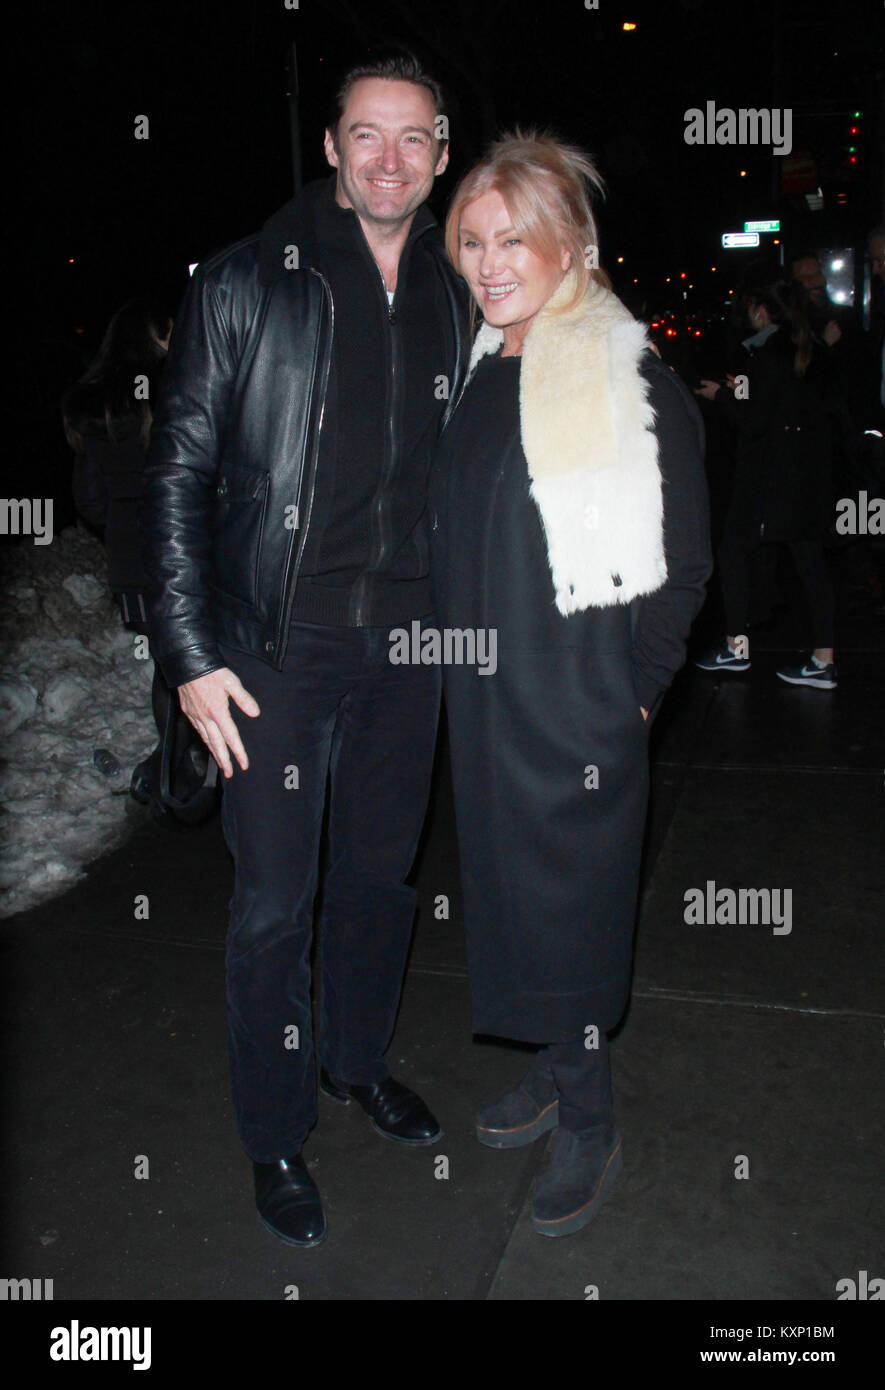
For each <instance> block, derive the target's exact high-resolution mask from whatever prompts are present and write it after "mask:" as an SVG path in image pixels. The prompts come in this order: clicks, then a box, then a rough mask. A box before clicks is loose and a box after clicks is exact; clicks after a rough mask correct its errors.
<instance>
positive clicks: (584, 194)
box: [446, 126, 611, 312]
mask: <svg viewBox="0 0 885 1390" xmlns="http://www.w3.org/2000/svg"><path fill="white" fill-rule="evenodd" d="M591 188H594V189H596V190H597V191H598V192H599V193H604V191H605V185H604V183H603V180H602V176H601V175H600V173H599V170H598V169H597V168H596V165H595V164H594V163H593V160H592V159H591V158H590V156H589V155H587V154H585V153H584V151H583V150H580V149H578V148H577V146H576V145H567V144H565V143H564V142H563V141H562V140H560V139H558V138H557V137H556V136H555V135H554V134H552V133H551V132H549V131H538V130H535V129H531V130H527V131H525V132H523V131H522V130H520V128H519V127H518V126H517V127H516V129H515V130H513V131H506V132H505V133H504V134H503V135H501V137H500V139H498V140H496V141H494V143H493V144H492V145H490V146H489V148H488V150H487V151H486V153H485V154H484V155H483V157H482V159H480V161H479V163H478V164H474V166H473V168H472V169H470V170H468V172H467V173H466V174H465V175H464V177H463V178H462V179H461V181H460V183H459V184H458V186H457V188H456V189H455V192H454V194H453V196H452V202H451V206H450V207H449V211H448V215H447V217H446V251H447V252H448V255H449V260H450V261H451V262H452V265H453V266H454V267H455V269H456V270H457V272H458V274H459V275H460V274H461V248H460V244H459V228H460V223H461V214H462V213H463V211H464V208H465V207H466V206H467V205H468V203H472V202H474V200H475V199H477V198H481V197H482V195H483V194H484V193H489V192H491V191H492V190H493V189H494V190H495V191H496V192H498V193H500V195H501V197H502V198H503V199H504V202H505V203H506V205H507V210H508V212H509V213H510V217H511V220H512V222H513V228H514V230H515V232H516V233H517V235H518V236H520V237H521V238H522V240H523V241H524V242H525V244H526V246H528V248H529V250H531V251H534V253H535V255H536V256H540V257H541V258H542V260H545V261H549V262H554V263H558V261H559V257H560V252H561V249H562V248H565V249H566V250H567V251H569V252H570V253H571V269H573V270H574V272H575V276H576V285H575V292H574V294H573V296H572V298H571V299H570V300H569V302H568V303H567V304H563V305H562V311H563V312H565V311H566V310H568V309H572V308H574V307H575V305H577V304H578V303H580V301H581V300H582V299H583V298H584V295H585V294H586V293H587V287H588V285H589V284H590V281H591V279H592V280H595V281H597V282H598V283H600V284H602V285H604V286H605V288H606V289H611V281H610V280H609V278H608V276H607V275H606V273H605V271H604V270H602V269H601V268H599V266H598V262H599V250H598V248H599V237H598V233H597V230H596V219H595V218H594V216H593V209H592V207H591V205H590V189H591ZM594 253H595V254H594ZM471 307H472V310H475V305H472V306H471Z"/></svg>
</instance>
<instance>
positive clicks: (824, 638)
mask: <svg viewBox="0 0 885 1390" xmlns="http://www.w3.org/2000/svg"><path fill="white" fill-rule="evenodd" d="M762 544H768V542H765V541H764V540H763V538H762V537H760V536H752V535H748V534H746V533H742V532H740V531H726V533H725V536H724V537H723V540H722V542H721V544H720V546H719V549H718V551H717V553H716V559H717V563H718V566H719V581H720V583H721V585H722V598H723V601H724V604H725V631H726V632H727V633H728V634H729V635H730V636H732V637H734V636H739V635H741V634H743V633H746V632H747V625H748V621H749V605H750V556H751V555H752V554H753V552H754V551H755V550H756V549H757V547H758V546H760V545H762ZM772 544H774V542H772ZM785 544H786V545H787V547H788V549H789V551H790V554H791V556H792V557H793V564H794V565H795V566H796V572H797V574H798V575H799V579H800V580H801V582H802V587H803V588H804V590H805V595H806V598H807V599H808V606H809V608H810V609H811V646H812V647H833V646H835V641H834V630H835V610H836V603H835V597H834V593H833V585H832V581H831V579H830V576H829V572H828V570H827V563H826V557H825V555H824V545H823V539H820V540H805V541H786V542H785Z"/></svg>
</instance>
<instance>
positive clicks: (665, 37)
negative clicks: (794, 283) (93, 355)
mask: <svg viewBox="0 0 885 1390" xmlns="http://www.w3.org/2000/svg"><path fill="white" fill-rule="evenodd" d="M881 15H882V5H881V4H880V3H878V0H840V3H838V4H825V5H824V4H818V5H817V6H815V5H814V4H809V3H794V0H749V3H742V4H734V5H731V4H722V3H718V2H717V0H659V3H657V4H650V3H642V4H638V5H634V4H628V3H626V0H599V9H598V10H596V11H594V10H588V9H586V8H585V5H584V3H583V0H543V3H542V2H541V0H533V3H522V4H520V3H515V2H513V0H511V2H510V3H508V2H507V0H455V3H451V4H445V3H433V4H421V3H411V0H399V2H398V3H397V0H377V3H369V4H367V3H361V0H356V3H350V0H301V4H300V6H299V8H298V9H287V8H286V6H285V3H284V0H227V3H222V4H215V3H210V0H191V3H188V2H187V0H178V2H177V3H170V2H169V0H153V3H150V4H143V3H140V4H133V3H121V4H113V3H110V0H104V3H98V2H97V0H81V2H80V3H78V4H77V5H64V6H62V5H59V4H55V3H49V4H44V5H41V6H40V7H39V8H38V9H36V10H35V17H34V21H33V23H34V25H35V28H34V31H33V34H32V36H31V38H30V39H29V40H27V41H25V42H24V43H23V44H21V46H20V54H21V57H20V62H21V64H22V67H23V69H24V70H26V71H27V72H28V73H29V74H31V75H32V78H33V80H32V82H31V83H30V84H29V85H30V97H29V98H28V100H27V101H26V103H25V104H24V105H23V106H22V107H21V109H20V116H21V118H22V128H23V131H24V135H25V139H26V143H27V145H28V146H29V147H30V149H31V151H32V155H31V158H30V161H29V167H30V173H29V177H28V179H27V180H26V195H27V205H28V206H29V208H32V209H33V213H34V216H33V221H32V223H31V233H30V246H29V250H28V253H27V254H28V260H29V261H30V265H29V267H28V275H29V280H30V283H31V284H32V286H33V287H34V293H35V312H34V314H33V317H32V320H31V323H30V325H29V328H30V334H29V335H28V336H29V338H30V340H31V347H32V350H34V351H38V350H39V349H40V346H41V344H42V345H43V346H44V347H45V345H46V344H47V342H49V341H51V342H53V343H54V344H55V347H56V350H57V351H58V352H62V348H61V344H62V342H63V341H64V342H68V341H78V342H79V344H80V346H81V349H82V348H85V347H87V346H90V345H92V344H93V343H94V341H95V338H96V335H98V334H99V333H100V331H101V329H102V328H103V326H104V323H105V322H106V320H107V318H108V317H109V315H110V313H111V312H112V311H113V310H114V309H115V308H116V307H118V305H119V304H120V303H121V302H123V301H124V300H125V299H127V298H128V297H130V295H131V294H133V293H135V292H136V291H139V290H141V289H142V288H144V287H146V286H149V285H157V286H159V287H160V288H161V289H162V290H163V291H164V292H165V293H166V295H167V297H168V298H169V299H170V301H171V305H172V307H173V309H174V307H175V304H176V303H177V301H178V298H179V296H180V294H181V292H182V290H183V288H184V285H185V283H186V265H187V262H188V261H191V260H197V259H199V258H200V257H201V256H203V255H205V254H206V253H207V252H209V251H210V250H212V249H215V248H217V247H219V246H222V245H224V244H225V243H226V242H228V241H232V240H235V239H236V238H238V237H240V236H244V235H246V234H248V233H249V232H251V231H253V230H256V229H257V228H258V227H259V226H260V225H261V223H262V222H263V221H264V220H265V218H266V217H267V216H268V215H269V214H270V213H271V212H272V211H273V210H274V209H275V208H276V207H277V206H279V205H280V204H281V203H282V202H284V201H285V200H286V199H287V198H288V197H289V196H291V193H292V191H293V189H292V171H291V157H290V146H289V122H288V106H287V101H286V77H285V62H286V51H287V46H288V44H289V43H290V41H291V40H292V39H295V40H296V42H297V46H298V59H299V72H300V78H301V89H302V90H301V111H302V121H303V135H304V140H303V145H304V166H305V177H307V178H312V177H317V176H318V175H320V174H322V173H323V172H324V171H325V168H326V166H325V163H324V160H323V157H322V151H321V141H322V131H323V115H324V105H323V103H324V98H325V94H326V91H327V89H328V80H329V74H330V71H334V70H335V69H337V67H338V65H339V64H340V63H341V61H342V60H346V59H350V58H351V57H356V56H361V55H362V54H363V53H364V51H365V47H364V45H365V41H366V39H367V38H368V37H369V36H370V35H372V34H374V33H377V34H379V35H383V34H385V33H386V34H389V35H391V36H393V37H399V38H400V39H402V40H404V41H406V42H411V43H413V44H416V41H418V40H419V39H420V40H421V41H422V42H421V43H419V44H418V46H420V47H422V51H423V53H424V55H425V57H426V59H427V61H428V65H429V66H430V68H431V70H432V71H434V72H435V73H436V75H438V76H439V77H440V78H441V80H442V81H443V82H444V83H445V84H446V85H447V87H448V88H449V89H450V91H451V93H452V95H453V97H454V102H453V105H452V107H451V113H452V162H451V165H450V168H449V170H448V171H447V173H446V174H445V175H444V176H443V178H442V179H441V180H439V182H438V185H437V190H436V194H435V198H434V203H433V206H434V210H435V211H436V212H437V215H441V214H442V213H443V212H444V208H445V203H446V199H447V198H448V196H449V195H450V193H451V190H452V188H453V187H454V183H455V181H456V179H457V176H458V174H459V172H461V171H462V170H463V169H464V168H465V167H466V165H467V164H468V163H469V161H470V160H471V158H472V157H474V156H475V155H476V154H477V153H478V152H479V150H480V149H481V148H482V145H483V144H484V143H485V139H486V138H487V136H488V134H490V133H491V130H493V129H494V128H495V127H496V126H497V127H500V126H506V125H509V124H511V123H513V122H516V121H519V122H522V123H524V124H532V123H535V124H540V125H549V126H552V127H553V128H554V129H555V130H556V131H557V132H558V133H560V134H562V135H563V136H564V137H566V138H568V139H570V140H573V141H576V142H577V143H579V144H582V145H583V146H584V147H585V148H587V149H589V150H590V151H591V152H592V153H593V154H594V155H595V156H596V157H597V159H598V161H599V164H600V167H601V170H602V173H603V176H604V177H605V178H606V181H607V184H608V190H609V192H608V197H607V200H606V201H605V203H604V204H603V206H602V208H601V211H600V227H601V243H602V260H603V264H604V265H605V266H606V267H607V268H608V269H609V270H610V271H611V272H613V273H614V276H615V284H616V288H617V289H618V291H619V292H623V293H624V294H625V295H628V294H630V293H632V277H633V275H635V276H637V277H638V278H639V279H640V287H641V290H642V294H643V296H646V295H647V308H648V310H649V312H656V311H657V306H658V301H659V300H660V299H661V298H662V296H663V295H664V277H665V276H666V275H667V274H673V275H675V274H677V273H678V271H680V270H682V269H687V270H688V271H689V273H690V275H691V274H693V275H694V277H695V280H696V281H697V285H698V288H697V291H696V293H697V294H699V295H701V296H706V298H707V299H708V300H709V302H713V299H715V296H716V294H718V293H719V289H718V288H717V290H716V291H715V293H713V292H712V291H711V280H710V272H709V267H710V266H711V265H712V264H718V265H720V266H721V264H722V259H723V253H721V251H720V250H719V236H720V234H721V232H723V231H727V230H733V229H740V228H741V227H742V225H743V221H744V219H746V218H750V217H764V216H771V215H777V213H778V211H780V213H781V215H782V216H793V219H794V225H793V227H792V239H793V241H794V242H795V241H797V240H806V239H810V240H813V239H814V237H815V236H817V237H818V240H817V244H819V245H823V244H829V245H833V244H848V243H849V242H851V241H856V240H858V239H859V238H860V237H862V235H863V233H864V232H865V231H866V230H867V229H868V227H869V226H870V224H871V223H872V222H873V221H875V220H878V218H879V217H880V216H881V206H880V203H881V195H882V167H881V166H882V158H881V153H879V154H878V155H877V144H876V142H877V140H881V134H882V130H883V123H882V117H881V111H880V110H877V105H876V103H877V100H878V102H879V104H880V105H881V100H882V84H883V77H882V67H883V59H882V52H883V44H882V42H881V33H882V28H881ZM624 20H633V21H635V22H637V24H638V28H637V30H636V32H635V33H632V34H625V33H623V32H622V31H621V25H622V22H623V21H624ZM877 24H878V25H879V39H878V41H877V34H876V29H875V25H877ZM834 55H838V56H834ZM877 93H878V97H877ZM710 99H712V100H715V102H716V104H717V107H722V106H730V107H733V108H735V109H737V108H739V107H771V106H788V105H789V106H792V107H793V108H794V112H795V115H794V146H795V147H797V148H798V147H800V146H803V145H805V144H806V143H807V142H808V141H809V140H815V141H819V139H820V138H822V137H821V135H820V131H821V129H823V127H822V126H821V121H820V119H818V120H817V122H815V121H814V120H812V118H811V116H810V115H809V113H811V112H815V111H816V112H818V113H822V112H826V111H828V110H832V111H840V110H841V111H847V110H848V109H849V107H850V106H852V105H855V104H860V103H861V102H862V103H863V110H864V128H863V136H862V138H863V142H864V144H863V147H862V162H861V163H862V167H861V169H860V172H859V173H858V174H857V176H856V177H855V178H854V180H853V182H851V183H849V184H848V185H846V187H848V190H849V197H848V200H847V202H846V203H845V205H844V206H841V207H840V208H839V209H838V210H837V209H836V208H835V205H834V203H833V199H829V200H828V206H827V210H826V212H825V214H824V215H823V217H822V218H818V221H817V222H816V223H815V224H814V225H813V226H808V225H807V224H808V221H809V217H808V215H807V214H806V216H805V224H803V223H802V222H801V221H800V222H796V215H795V211H793V212H792V213H791V212H790V209H789V207H788V206H786V205H782V207H781V208H780V209H774V208H773V207H772V196H771V192H770V189H771V173H772V160H771V157H770V153H769V151H768V150H767V149H766V148H763V147H751V148H749V149H747V148H745V149H743V150H740V149H735V148H729V147H713V148H710V149H707V148H690V147H688V146H686V144H685V142H684V139H683V134H684V112H685V110H686V109H687V108H688V107H690V106H703V105H704V103H705V102H706V101H707V100H710ZM139 114H146V115H148V117H149V118H150V139H149V140H146V141H137V140H135V139H134V138H133V129H134V118H135V116H136V115H139ZM835 119H836V121H837V124H838V117H837V118H835ZM824 124H826V123H824ZM831 124H832V123H831ZM742 167H743V168H746V170H747V177H746V178H743V179H742V178H740V177H739V170H740V169H741V168H742ZM828 191H829V190H828ZM726 254H727V253H726ZM730 254H731V256H732V260H731V261H730V262H729V263H728V264H729V266H735V267H737V265H738V260H739V258H740V256H741V254H742V253H735V252H732V253H730ZM773 254H776V253H773ZM617 255H623V256H624V257H625V262H624V265H623V267H619V266H618V265H617V264H616V261H615V258H616V257H617ZM70 257H73V260H74V263H73V265H71V264H69V258H70ZM740 264H741V267H743V266H744V265H746V261H741V262H740ZM720 274H721V272H720ZM725 275H726V277H727V278H733V277H731V276H728V272H727V271H725ZM715 283H716V284H717V286H721V279H720V280H719V281H718V282H715ZM635 307H637V309H638V307H639V306H638V303H637V305H636V306H635ZM75 327H80V328H81V329H83V328H85V330H86V331H85V334H82V333H81V335H80V337H79V339H78V340H74V339H72V337H71V335H72V333H73V330H74V328H75ZM26 355H28V354H26Z"/></svg>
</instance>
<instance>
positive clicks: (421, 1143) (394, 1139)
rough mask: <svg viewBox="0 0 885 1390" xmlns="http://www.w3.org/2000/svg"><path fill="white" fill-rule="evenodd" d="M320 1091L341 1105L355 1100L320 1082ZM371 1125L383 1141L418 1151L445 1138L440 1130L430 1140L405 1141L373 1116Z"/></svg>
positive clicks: (370, 1121)
mask: <svg viewBox="0 0 885 1390" xmlns="http://www.w3.org/2000/svg"><path fill="white" fill-rule="evenodd" d="M320 1090H321V1091H322V1093H323V1095H324V1096H328V1097H329V1099H330V1100H334V1101H337V1103H338V1104H339V1105H350V1102H351V1100H352V1099H353V1097H352V1096H340V1095H337V1094H336V1092H335V1091H328V1090H326V1087H325V1086H324V1085H323V1084H322V1082H320ZM365 1113H366V1112H365V1111H363V1114H365ZM369 1123H370V1124H371V1126H372V1128H373V1129H374V1131H375V1133H376V1134H380V1135H381V1138H382V1139H389V1140H390V1141H391V1143H392V1144H409V1145H411V1147H412V1148H416V1149H421V1148H424V1147H425V1146H426V1145H427V1144H435V1143H436V1141H437V1139H442V1138H443V1137H444V1131H443V1130H442V1129H438V1130H437V1131H436V1134H431V1135H430V1137H429V1139H403V1138H401V1137H400V1135H398V1134H391V1133H390V1131H389V1130H387V1129H382V1128H381V1126H380V1125H379V1124H376V1122H375V1121H374V1120H373V1119H372V1117H371V1116H369Z"/></svg>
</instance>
